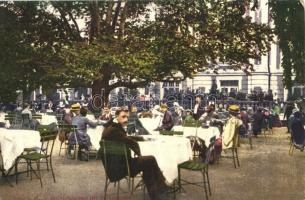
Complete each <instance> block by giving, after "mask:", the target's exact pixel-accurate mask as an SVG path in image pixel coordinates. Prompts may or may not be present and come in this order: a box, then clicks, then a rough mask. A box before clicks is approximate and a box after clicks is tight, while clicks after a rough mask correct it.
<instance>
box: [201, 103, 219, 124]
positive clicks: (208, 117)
mask: <svg viewBox="0 0 305 200" xmlns="http://www.w3.org/2000/svg"><path fill="white" fill-rule="evenodd" d="M218 118H219V117H218V115H217V113H216V112H215V106H214V105H213V104H211V105H209V106H207V107H206V110H205V113H204V114H203V115H202V116H201V117H200V118H199V121H201V122H203V123H207V122H208V121H212V120H214V119H218Z"/></svg>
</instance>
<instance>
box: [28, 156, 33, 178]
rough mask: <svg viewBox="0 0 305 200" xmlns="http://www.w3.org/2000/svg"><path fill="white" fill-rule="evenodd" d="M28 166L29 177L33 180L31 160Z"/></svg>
mask: <svg viewBox="0 0 305 200" xmlns="http://www.w3.org/2000/svg"><path fill="white" fill-rule="evenodd" d="M29 163H30V164H29V166H30V177H31V180H33V176H32V171H33V168H32V161H29Z"/></svg>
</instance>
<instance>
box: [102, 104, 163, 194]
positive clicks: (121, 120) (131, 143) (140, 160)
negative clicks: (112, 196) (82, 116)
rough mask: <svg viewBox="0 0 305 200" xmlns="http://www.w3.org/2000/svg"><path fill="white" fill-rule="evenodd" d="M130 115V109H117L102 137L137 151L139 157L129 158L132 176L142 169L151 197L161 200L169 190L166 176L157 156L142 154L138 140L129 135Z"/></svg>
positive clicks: (106, 125)
mask: <svg viewBox="0 0 305 200" xmlns="http://www.w3.org/2000/svg"><path fill="white" fill-rule="evenodd" d="M128 117H129V112H128V109H125V108H121V109H118V110H116V112H115V118H114V119H112V120H110V121H109V122H108V123H106V124H105V125H104V126H105V129H104V131H103V134H102V139H104V140H111V141H119V142H123V143H125V144H126V145H127V146H128V147H129V148H130V149H131V150H132V151H133V152H134V153H135V155H136V156H137V157H135V158H131V159H130V160H129V166H130V173H131V176H135V175H136V174H138V173H139V172H141V171H142V172H143V179H144V183H145V185H146V187H147V190H148V193H149V196H150V199H152V200H159V199H160V200H161V199H162V195H163V194H164V192H166V191H167V190H168V186H166V184H165V178H164V176H163V174H162V172H161V170H160V168H159V166H158V163H157V161H156V159H155V157H153V156H142V155H141V151H140V147H139V144H138V143H137V141H136V140H135V139H134V138H132V137H128V136H127V133H126V131H125V129H126V128H127V124H128ZM115 164H118V163H115ZM123 164H125V163H122V165H123ZM110 167H111V166H110ZM126 175H127V174H125V176H126Z"/></svg>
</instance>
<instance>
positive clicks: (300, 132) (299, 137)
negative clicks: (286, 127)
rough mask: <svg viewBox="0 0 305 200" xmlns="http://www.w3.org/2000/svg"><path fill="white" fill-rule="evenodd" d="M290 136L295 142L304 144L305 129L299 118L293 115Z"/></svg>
mask: <svg viewBox="0 0 305 200" xmlns="http://www.w3.org/2000/svg"><path fill="white" fill-rule="evenodd" d="M291 131H292V138H293V141H294V142H295V143H296V144H304V140H305V130H304V126H303V124H302V122H301V120H300V119H298V118H296V117H294V118H293V120H292V123H291Z"/></svg>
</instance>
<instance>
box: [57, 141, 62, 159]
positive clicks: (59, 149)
mask: <svg viewBox="0 0 305 200" xmlns="http://www.w3.org/2000/svg"><path fill="white" fill-rule="evenodd" d="M62 143H63V142H60V147H59V153H58V156H60V152H61V149H62Z"/></svg>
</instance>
